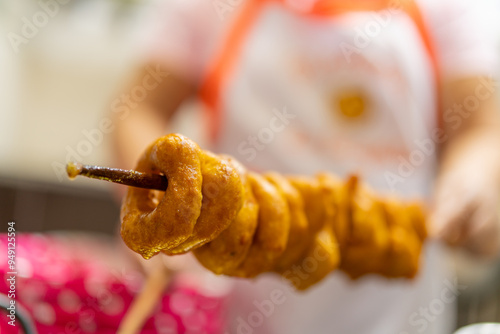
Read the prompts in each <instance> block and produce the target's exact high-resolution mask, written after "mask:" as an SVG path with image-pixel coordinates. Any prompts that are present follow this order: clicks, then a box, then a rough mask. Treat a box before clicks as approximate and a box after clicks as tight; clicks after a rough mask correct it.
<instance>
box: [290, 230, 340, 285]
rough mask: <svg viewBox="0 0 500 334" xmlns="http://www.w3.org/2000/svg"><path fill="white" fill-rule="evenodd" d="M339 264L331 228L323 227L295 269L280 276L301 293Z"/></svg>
mask: <svg viewBox="0 0 500 334" xmlns="http://www.w3.org/2000/svg"><path fill="white" fill-rule="evenodd" d="M339 262H340V252H339V249H338V244H337V239H336V238H335V234H334V233H333V230H332V228H331V226H329V225H325V226H324V227H323V228H322V229H321V231H319V232H318V233H316V235H315V237H314V240H313V242H312V243H311V246H310V247H309V249H308V250H307V252H306V253H305V254H304V256H303V258H302V259H301V260H300V261H298V262H297V264H296V265H295V267H292V269H289V270H287V271H285V272H284V273H282V276H283V277H284V278H286V279H288V280H289V281H290V282H291V283H292V284H293V286H294V287H295V288H296V289H297V290H301V291H303V290H306V289H308V288H309V287H311V286H312V285H314V284H316V283H318V282H319V281H321V280H322V279H323V278H325V277H326V276H327V275H328V274H330V273H331V272H332V271H333V270H335V269H337V268H338V266H339ZM298 271H300V273H298Z"/></svg>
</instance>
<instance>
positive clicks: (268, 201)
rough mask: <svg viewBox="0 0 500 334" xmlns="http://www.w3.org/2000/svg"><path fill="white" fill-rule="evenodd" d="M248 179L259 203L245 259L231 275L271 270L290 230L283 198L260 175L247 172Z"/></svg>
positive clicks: (255, 274)
mask: <svg viewBox="0 0 500 334" xmlns="http://www.w3.org/2000/svg"><path fill="white" fill-rule="evenodd" d="M248 180H249V182H250V185H251V187H252V192H253V194H254V196H255V199H256V200H257V202H258V203H259V217H258V223H257V230H256V231H255V236H254V240H253V243H252V245H251V246H250V250H249V251H248V254H247V257H246V259H245V260H244V261H243V263H242V264H241V265H240V266H239V267H238V268H237V269H236V270H234V271H232V272H230V275H232V276H238V277H255V276H257V275H258V274H260V273H263V272H266V271H271V270H272V269H273V268H274V265H275V263H276V261H277V260H278V258H279V257H280V255H281V254H282V253H283V252H284V251H285V248H286V245H287V242H288V233H289V231H290V212H289V211H288V205H287V202H286V199H285V198H284V197H283V196H282V195H281V193H280V192H279V191H278V190H277V189H276V187H275V186H273V185H272V184H271V183H270V182H268V181H267V180H266V179H265V178H264V177H262V176H260V175H258V174H255V173H249V174H248Z"/></svg>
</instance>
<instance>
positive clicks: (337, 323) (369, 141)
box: [113, 0, 500, 334]
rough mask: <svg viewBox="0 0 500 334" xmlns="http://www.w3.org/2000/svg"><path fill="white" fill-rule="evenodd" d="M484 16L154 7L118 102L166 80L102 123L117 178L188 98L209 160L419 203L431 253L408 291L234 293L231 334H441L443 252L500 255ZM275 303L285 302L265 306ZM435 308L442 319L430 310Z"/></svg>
mask: <svg viewBox="0 0 500 334" xmlns="http://www.w3.org/2000/svg"><path fill="white" fill-rule="evenodd" d="M475 6H476V7H475ZM480 14H481V10H480V6H477V4H475V3H474V4H472V3H470V2H469V1H462V0H461V1H431V0H417V1H415V2H413V1H410V0H399V1H398V0H396V1H385V0H373V1H364V0H356V1H347V0H241V1H224V0H220V1H206V0H169V1H165V2H163V3H162V4H161V6H160V7H159V9H158V11H157V15H158V19H157V20H155V21H154V24H153V29H152V30H151V31H150V33H149V34H148V38H147V43H145V46H142V50H143V51H144V54H145V58H144V62H145V63H144V65H145V66H144V70H143V72H141V73H139V74H138V76H137V79H136V80H135V81H134V82H132V83H131V84H130V87H131V88H130V89H132V90H133V88H134V87H136V86H143V85H148V86H151V82H150V81H147V80H145V78H146V77H147V76H148V75H150V76H151V73H155V74H156V75H157V77H160V76H161V77H162V80H161V81H159V83H158V84H157V85H155V87H154V89H150V90H149V89H148V91H147V95H146V96H142V97H141V101H140V103H138V101H134V102H136V103H138V106H137V107H135V108H134V109H133V110H131V111H130V112H127V114H126V115H125V114H122V113H120V112H119V111H118V110H113V114H114V115H116V117H117V120H116V122H115V123H116V125H117V129H116V130H115V132H114V134H115V143H116V153H117V159H118V161H119V165H120V167H123V168H133V167H134V164H135V161H136V160H137V159H138V157H139V155H140V153H141V152H142V151H143V149H144V148H145V147H146V146H147V145H148V144H149V143H150V142H152V141H153V140H154V139H156V138H157V137H160V136H162V135H164V134H165V133H166V132H167V126H168V124H169V122H170V120H171V118H172V116H173V115H174V114H175V112H176V111H177V110H179V109H180V106H181V105H182V104H183V103H184V102H185V101H186V100H187V99H189V98H192V97H197V98H199V99H200V100H201V101H203V102H204V105H205V109H206V111H207V113H206V115H207V116H208V117H207V122H206V123H207V125H208V130H207V131H208V134H209V142H207V143H206V145H205V148H209V149H211V150H213V151H215V152H217V153H224V154H230V155H233V156H234V157H235V158H236V159H238V160H240V161H241V162H242V163H244V164H245V165H246V166H248V167H249V168H251V169H253V170H257V171H264V170H276V171H279V172H281V173H293V174H309V175H312V174H314V173H316V172H318V171H322V170H327V171H331V172H334V173H337V174H338V175H340V176H342V177H345V176H346V175H348V174H349V173H353V172H356V173H359V174H360V175H361V177H362V179H363V180H364V181H365V182H367V183H368V184H370V185H371V186H372V187H373V188H375V189H376V190H377V191H379V192H387V193H393V194H397V195H398V196H401V197H415V196H420V197H422V198H425V199H427V200H428V204H429V208H430V216H429V219H428V222H429V229H430V231H431V235H432V237H433V239H435V240H437V241H435V240H431V241H429V242H428V244H427V246H426V250H425V254H424V258H423V265H422V268H421V272H420V274H419V275H418V277H417V278H416V279H415V280H413V281H407V280H386V279H383V278H381V277H375V276H369V277H364V278H362V279H360V280H358V281H356V282H352V281H350V280H349V279H347V277H346V276H344V275H343V274H342V273H333V274H331V275H330V277H329V278H328V279H325V280H324V281H323V282H321V284H318V285H317V286H315V287H314V288H312V289H311V290H310V291H307V292H306V293H301V294H299V293H295V292H293V291H292V290H291V289H290V288H288V287H286V286H285V284H284V283H282V281H281V280H280V279H279V278H277V277H274V276H265V275H264V276H263V277H259V278H257V279H256V280H252V281H250V280H241V281H237V282H236V287H237V288H236V290H237V291H236V293H238V292H242V291H246V292H248V291H250V293H249V295H247V296H246V297H244V298H243V299H240V300H239V302H238V304H237V305H235V306H234V308H233V309H234V314H233V321H232V323H233V324H232V327H231V328H229V329H228V330H229V332H230V333H264V332H265V331H266V330H267V331H269V332H272V333H289V334H292V333H301V334H302V333H315V334H321V333H332V332H335V333H365V334H372V333H373V334H375V333H423V332H424V333H450V332H451V330H452V328H453V327H452V326H453V316H454V315H453V313H454V306H453V300H454V299H456V292H457V291H458V290H457V289H459V288H460V287H453V284H454V283H455V280H454V279H453V276H452V274H451V273H450V272H449V270H448V269H449V268H448V265H447V263H446V256H445V253H444V249H443V247H442V244H443V243H447V244H449V245H452V246H457V247H461V248H464V249H467V250H468V251H470V252H471V253H473V254H475V255H477V256H478V257H479V258H492V257H495V256H497V253H498V250H499V245H500V243H499V241H500V233H499V232H500V223H499V220H498V215H497V208H498V199H499V191H500V150H499V149H498V144H499V140H500V131H499V130H500V118H499V110H498V100H497V95H498V91H497V87H498V86H497V84H496V82H495V81H494V78H492V77H491V76H492V75H493V74H495V73H497V72H496V71H497V58H498V57H497V55H496V52H495V49H494V44H493V41H494V39H493V37H494V36H492V33H491V32H490V31H489V30H488V22H487V21H486V20H484V19H483V18H482V16H481V15H480ZM122 116H123V117H122ZM200 122H202V120H200ZM276 289H278V291H281V292H283V298H282V301H283V303H279V304H276V303H274V304H272V305H271V306H272V307H271V306H269V304H268V301H269V300H270V296H271V294H272V292H273V291H275V290H276ZM454 292H455V294H453V293H454ZM443 294H445V296H448V297H449V298H447V299H446V300H444V301H443V303H441V304H442V305H443V309H439V310H438V311H439V312H438V311H435V309H434V308H432V307H429V305H431V303H432V301H433V300H435V299H438V300H442V299H443V297H442V296H443ZM450 294H451V295H450ZM441 304H440V305H441ZM262 305H267V306H266V307H264V306H262ZM255 312H257V313H258V312H260V314H261V317H260V318H259V319H263V320H262V321H259V322H256V321H255V319H254V320H252V319H250V318H249V316H250V315H251V314H253V313H255ZM433 312H434V313H433ZM436 312H438V313H436ZM264 328H265V329H264Z"/></svg>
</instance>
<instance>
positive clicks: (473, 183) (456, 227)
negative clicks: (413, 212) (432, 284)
mask: <svg viewBox="0 0 500 334" xmlns="http://www.w3.org/2000/svg"><path fill="white" fill-rule="evenodd" d="M480 167H481V168H478V166H477V160H475V159H474V158H473V157H470V159H468V161H467V162H465V163H461V164H460V165H458V166H454V168H453V169H449V170H447V171H445V172H444V173H442V174H441V177H440V178H439V179H438V182H437V184H436V188H435V194H434V200H433V205H432V211H431V216H430V226H429V229H430V231H431V235H433V236H435V237H437V238H439V239H441V240H443V241H445V242H446V243H448V244H449V245H451V246H458V247H463V248H465V249H466V250H468V251H470V252H471V253H473V254H475V255H478V256H480V257H483V258H493V257H495V256H497V255H498V254H499V250H500V218H499V209H498V208H499V200H500V196H499V187H498V182H497V180H496V179H495V178H492V175H496V174H497V173H496V172H495V171H493V170H492V171H489V170H488V168H489V166H480Z"/></svg>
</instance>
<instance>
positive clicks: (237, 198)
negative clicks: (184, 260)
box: [121, 134, 427, 290]
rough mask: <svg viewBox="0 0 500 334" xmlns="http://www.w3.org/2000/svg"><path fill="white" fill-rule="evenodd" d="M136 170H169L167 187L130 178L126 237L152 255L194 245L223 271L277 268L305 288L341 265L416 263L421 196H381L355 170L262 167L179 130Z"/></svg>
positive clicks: (400, 270) (359, 270) (386, 271)
mask: <svg viewBox="0 0 500 334" xmlns="http://www.w3.org/2000/svg"><path fill="white" fill-rule="evenodd" d="M137 170H138V171H141V172H147V173H162V174H164V175H165V176H166V178H167V179H168V188H167V190H166V192H165V193H164V192H161V191H157V190H145V189H139V188H129V189H128V192H127V195H126V197H125V199H124V202H123V205H122V211H121V215H122V226H121V234H122V237H123V239H124V241H125V243H126V244H127V245H128V246H129V247H130V248H131V249H132V250H134V251H136V252H138V253H139V254H141V255H142V256H143V257H145V258H149V257H151V256H153V255H155V254H157V253H159V252H164V253H166V254H169V255H174V254H181V253H185V252H188V251H193V253H194V255H195V256H196V257H197V259H198V260H199V262H200V263H201V264H202V265H203V266H205V267H206V268H208V269H209V270H211V271H213V272H214V273H216V274H225V275H231V276H238V277H255V276H257V275H259V274H261V273H264V272H275V273H279V274H281V275H282V276H283V277H284V278H286V279H288V280H289V281H290V282H291V283H292V284H293V285H294V286H295V287H296V288H297V289H298V290H304V289H307V288H309V287H310V286H312V285H314V284H316V283H317V282H319V281H321V280H322V279H323V278H325V277H326V276H327V275H328V274H329V273H330V272H332V271H334V270H336V269H341V270H342V271H344V272H345V273H346V274H347V275H349V277H351V278H353V279H356V278H358V277H360V276H363V275H366V274H372V273H377V274H381V275H384V276H386V277H389V278H394V277H407V278H411V277H414V276H415V275H416V274H417V272H418V268H419V265H420V254H421V250H422V247H423V242H424V241H425V239H426V237H427V229H426V225H425V212H424V211H423V209H422V207H423V205H422V204H421V203H418V202H410V203H404V202H402V201H400V200H398V199H394V198H383V197H381V196H379V195H377V194H376V193H375V192H374V191H372V190H371V189H370V188H368V187H367V186H366V185H364V184H362V183H361V182H360V180H359V178H358V177H357V176H351V177H349V178H348V179H347V180H345V181H343V180H340V179H339V178H338V177H336V176H334V175H332V174H329V173H319V174H318V175H316V176H315V177H303V176H288V177H283V176H281V175H280V174H278V173H267V174H265V176H261V175H258V174H255V173H249V172H247V170H246V169H245V168H244V167H243V166H242V165H241V164H240V163H238V162H237V161H236V160H234V159H233V158H231V157H229V156H217V155H214V154H212V153H210V152H206V151H202V150H200V148H199V147H198V146H197V145H196V144H195V143H193V142H192V141H190V140H189V139H187V138H186V137H183V136H181V135H175V134H171V135H168V136H165V137H162V138H160V139H158V140H157V141H156V142H154V143H153V144H152V145H151V146H149V147H148V149H147V150H146V151H145V153H144V155H143V156H142V157H141V159H140V160H139V163H138V165H137Z"/></svg>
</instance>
